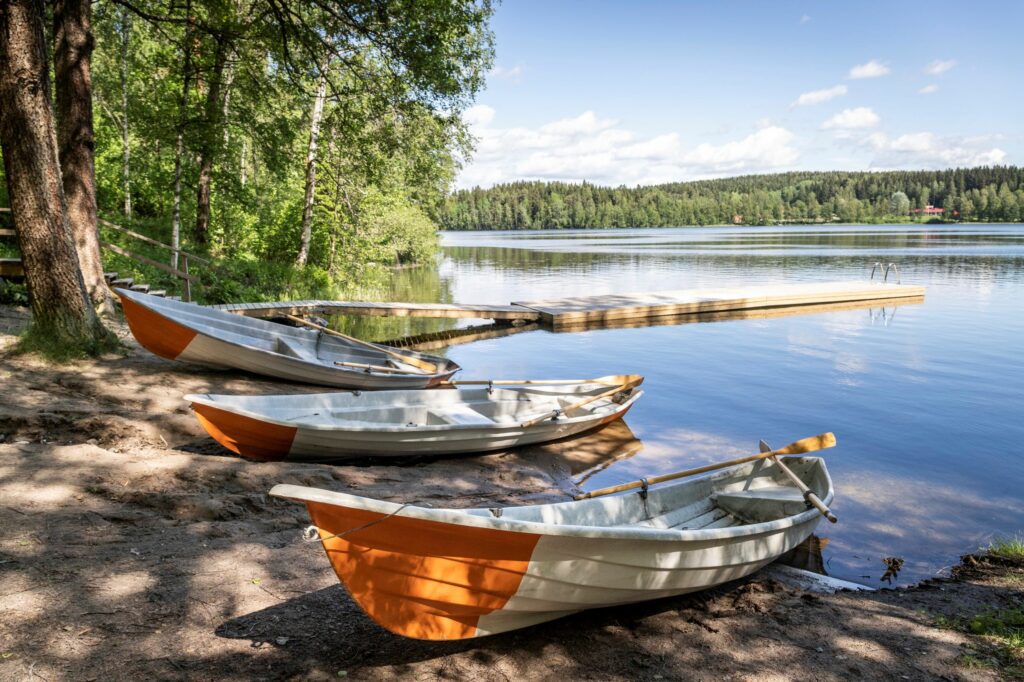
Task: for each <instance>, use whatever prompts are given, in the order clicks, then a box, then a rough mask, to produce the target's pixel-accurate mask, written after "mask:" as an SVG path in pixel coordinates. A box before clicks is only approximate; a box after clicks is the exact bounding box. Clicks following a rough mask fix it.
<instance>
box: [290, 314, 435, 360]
mask: <svg viewBox="0 0 1024 682" xmlns="http://www.w3.org/2000/svg"><path fill="white" fill-rule="evenodd" d="M285 317H286V318H288V319H289V320H291V321H292V322H294V323H296V324H301V325H305V326H307V327H312V328H313V329H319V330H320V331H322V332H323V333H324V334H328V335H330V336H337V337H338V338H339V339H345V340H346V341H350V342H351V343H355V344H357V345H360V346H363V347H365V348H372V349H373V350H376V351H380V352H381V353H384V354H385V355H390V356H391V357H393V358H396V359H398V360H400V361H402V362H404V363H405V364H407V365H412V366H413V367H418V368H419V369H422V370H423V371H424V372H427V373H428V374H436V373H437V366H436V365H434V364H432V363H430V362H427V361H426V360H420V359H419V358H415V357H413V356H411V355H405V354H403V353H396V352H395V351H393V350H388V349H387V348H384V347H382V346H378V345H377V344H375V343H370V342H369V341H363V340H362V339H357V338H356V337H354V336H349V335H348V334H342V333H341V332H336V331H334V330H333V329H328V328H327V327H325V326H323V325H322V324H317V323H315V322H310V321H309V320H304V319H302V318H301V317H296V316H295V315H285ZM399 372H402V373H403V374H411V373H412V372H403V371H402V370H399Z"/></svg>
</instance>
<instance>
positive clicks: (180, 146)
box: [171, 0, 192, 269]
mask: <svg viewBox="0 0 1024 682" xmlns="http://www.w3.org/2000/svg"><path fill="white" fill-rule="evenodd" d="M185 21H186V24H185V44H184V50H183V51H184V53H185V59H184V62H183V66H182V70H181V74H182V75H181V99H180V100H178V134H177V137H176V139H175V143H174V205H173V208H172V209H171V248H173V249H174V251H172V252H171V267H172V268H174V269H177V268H178V251H177V250H178V249H179V248H180V247H181V162H182V157H183V156H184V155H185V124H186V123H187V122H188V79H189V77H190V76H191V68H192V2H191V0H187V1H186V3H185Z"/></svg>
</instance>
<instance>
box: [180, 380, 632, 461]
mask: <svg viewBox="0 0 1024 682" xmlns="http://www.w3.org/2000/svg"><path fill="white" fill-rule="evenodd" d="M613 388H614V387H613ZM608 390H609V385H608V384H600V383H586V384H575V385H565V386H545V387H523V388H494V389H492V390H488V389H487V388H460V389H436V390H429V391H376V392H373V393H356V394H353V393H321V394H314V395H277V396H231V395H206V394H203V395H188V396H185V400H187V401H189V402H190V403H191V405H192V408H193V410H194V411H195V412H196V415H197V417H198V418H199V420H200V422H201V423H202V424H203V426H204V427H205V428H206V429H207V431H208V432H209V433H210V434H211V435H212V436H213V437H214V438H216V439H217V440H218V441H219V442H220V443H221V444H223V445H224V446H225V447H227V448H229V449H231V450H233V451H234V452H237V453H239V454H241V455H244V456H247V457H250V458H253V459H260V460H280V459H293V460H303V461H317V460H325V461H327V460H336V459H338V458H342V457H352V456H360V455H364V456H408V455H441V454H455V453H471V452H488V451H494V450H503V449H507V448H512V447H518V446H522V445H531V444H536V443H545V442H548V441H552V440H557V439H560V438H567V437H569V436H574V435H576V434H579V433H583V432H584V431H589V430H590V429H594V428H597V427H599V426H601V425H603V424H607V423H609V422H612V421H615V420H616V419H620V418H622V416H623V415H624V414H625V413H626V412H627V411H628V410H629V409H630V408H631V407H632V406H633V404H634V403H635V402H636V401H637V399H639V397H640V396H641V395H642V392H641V391H639V390H638V389H636V388H632V389H626V390H625V391H623V392H622V393H620V394H618V395H615V396H608V397H606V398H600V399H599V400H596V401H594V402H592V403H590V404H588V405H585V406H582V407H580V408H577V409H575V410H572V411H571V412H570V413H569V414H565V415H560V416H559V417H558V418H556V419H547V420H544V421H541V422H538V423H536V424H533V425H529V426H523V422H525V421H527V420H529V419H530V418H531V417H535V416H537V415H540V414H543V413H545V412H548V411H551V410H556V409H563V408H566V407H567V406H571V405H572V404H573V403H575V402H578V401H580V400H582V399H585V398H587V397H589V396H596V395H598V394H600V393H604V392H607V391H608Z"/></svg>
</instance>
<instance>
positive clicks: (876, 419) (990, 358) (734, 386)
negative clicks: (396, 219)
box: [396, 225, 1024, 582]
mask: <svg viewBox="0 0 1024 682" xmlns="http://www.w3.org/2000/svg"><path fill="white" fill-rule="evenodd" d="M443 247H444V248H443V257H442V259H441V262H440V265H439V267H438V270H437V272H433V271H429V270H426V271H425V270H420V271H403V272H402V273H399V274H398V278H399V280H400V281H399V282H398V283H397V284H396V291H400V292H401V293H403V294H406V298H409V297H410V295H413V296H415V297H417V298H419V299H420V300H436V301H457V302H462V303H507V302H510V301H514V300H523V299H536V298H542V297H558V296H567V295H575V294H602V293H621V292H642V291H654V290H658V289H672V288H685V287H717V286H728V285H739V284H751V283H761V282H764V283H768V282H779V281H824V280H835V279H842V280H850V279H856V278H865V277H867V275H868V273H869V271H870V269H871V264H872V263H874V262H875V261H884V262H890V261H892V262H895V263H897V264H898V266H899V269H900V273H901V275H902V280H903V282H904V283H910V284H922V285H925V286H926V287H927V296H926V299H925V302H924V303H923V304H919V305H904V306H899V307H896V308H894V307H891V306H890V307H886V308H882V307H877V308H871V309H867V308H865V309H853V310H841V311H836V312H823V313H816V314H808V315H797V316H789V317H778V318H768V319H747V320H733V321H725V322H714V323H701V324H681V325H675V326H654V327H646V328H638V329H615V330H601V331H589V332H582V333H563V334H554V333H550V332H547V331H531V332H525V333H520V334H516V335H513V336H509V337H506V338H501V339H496V340H491V341H481V342H476V343H471V344H467V345H460V346H454V347H452V348H450V349H449V350H448V351H447V354H448V355H449V356H450V357H452V358H453V359H454V360H456V361H457V362H458V363H460V364H461V365H462V366H463V367H464V368H466V369H465V370H464V372H463V373H462V374H461V375H460V376H461V377H462V378H500V377H510V378H520V377H538V378H539V377H577V376H600V375H603V374H616V373H640V374H644V375H646V377H647V381H646V383H645V384H644V390H645V393H646V394H645V396H644V397H643V398H642V399H641V400H640V402H639V403H638V404H637V406H636V407H635V408H634V410H633V411H632V412H631V413H630V414H629V415H628V417H627V419H626V422H627V424H628V426H629V428H630V429H631V430H632V432H633V433H634V434H635V436H636V438H637V439H638V440H639V443H635V444H633V446H632V447H630V448H627V450H628V451H629V452H632V451H635V452H636V454H634V455H633V456H631V457H627V458H625V459H619V460H616V461H613V462H611V463H610V464H609V465H608V466H607V467H606V468H604V469H602V470H599V471H597V472H596V473H593V474H592V475H591V476H589V478H587V479H586V481H585V482H584V483H583V487H584V488H586V489H593V488H598V487H602V486H606V485H611V484H614V483H620V482H624V481H627V480H632V479H635V478H637V477H639V476H641V475H651V474H657V473H663V472H669V471H673V470H677V469H681V468H685V467H687V466H691V465H693V464H695V463H703V462H707V461H711V460H715V459H721V458H725V457H730V456H736V455H739V454H747V453H751V452H756V450H757V441H758V439H759V438H764V439H766V440H767V441H768V442H769V443H771V444H773V445H775V446H781V445H783V444H785V443H788V442H790V441H793V440H796V439H797V438H802V437H804V436H809V435H812V434H816V433H819V432H822V431H828V430H831V431H835V433H836V435H837V437H838V439H839V447H838V448H837V449H835V450H832V451H830V453H829V454H828V465H829V469H830V471H831V473H832V476H833V479H834V480H835V483H836V488H837V495H836V502H835V505H834V510H835V512H836V514H837V515H838V516H839V517H840V522H839V524H838V525H836V526H829V524H827V523H824V522H823V524H822V525H821V526H819V533H820V534H821V535H823V536H827V537H828V538H829V540H830V542H829V544H828V545H827V548H826V549H825V559H826V562H827V563H826V568H827V570H828V572H829V573H831V574H832V575H836V576H839V577H843V578H848V579H853V580H859V581H861V582H874V581H877V580H878V577H879V575H880V574H881V573H882V571H883V570H884V567H883V565H882V562H881V558H882V557H885V556H898V557H903V558H905V559H906V565H905V568H904V572H903V573H902V574H901V576H900V581H901V582H906V581H908V580H912V579H915V578H921V577H927V576H929V575H932V574H934V573H936V572H937V571H940V570H941V569H943V568H944V567H948V566H949V565H951V564H953V563H955V562H956V560H957V558H958V556H959V554H961V553H962V552H966V551H970V550H972V549H975V548H977V547H978V546H979V545H983V544H986V543H987V542H988V541H989V540H990V539H991V538H992V537H993V535H999V534H1013V533H1018V532H1020V531H1022V530H1024V360H1022V351H1024V226H1021V225H985V226H951V227H945V226H938V227H933V226H927V227H925V226H921V227H913V228H910V227H907V226H897V227H876V226H845V227H831V228H828V229H821V228H809V227H774V228H683V229H659V230H648V229H637V230H615V231H611V230H609V231H559V232H526V233H523V232H487V233H447V234H445V235H444V236H443ZM626 454H628V452H626ZM826 526H829V527H826Z"/></svg>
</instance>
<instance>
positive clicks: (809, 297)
mask: <svg viewBox="0 0 1024 682" xmlns="http://www.w3.org/2000/svg"><path fill="white" fill-rule="evenodd" d="M923 297H924V287H920V286H910V285H906V284H883V283H880V282H864V281H860V282H857V281H854V282H800V283H793V284H772V285H759V286H746V287H729V288H722V289H679V290H676V291H659V292H652V293H646V294H610V295H605V296H578V297H574V298H559V299H545V300H538V301H516V302H514V304H513V305H517V306H521V307H523V308H529V309H530V310H536V311H537V312H538V313H540V316H541V317H540V320H541V322H543V323H545V324H547V325H549V326H551V327H552V328H553V329H554V330H555V331H559V330H560V328H562V327H585V328H595V327H602V326H628V323H629V322H639V323H641V324H642V323H644V322H646V321H648V320H651V319H653V318H662V317H679V316H682V315H700V314H707V313H724V312H737V311H746V310H759V309H764V308H783V307H786V308H789V307H793V306H805V305H806V306H820V305H823V304H832V303H853V302H860V301H878V302H884V301H888V300H890V299H904V298H918V299H923Z"/></svg>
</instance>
